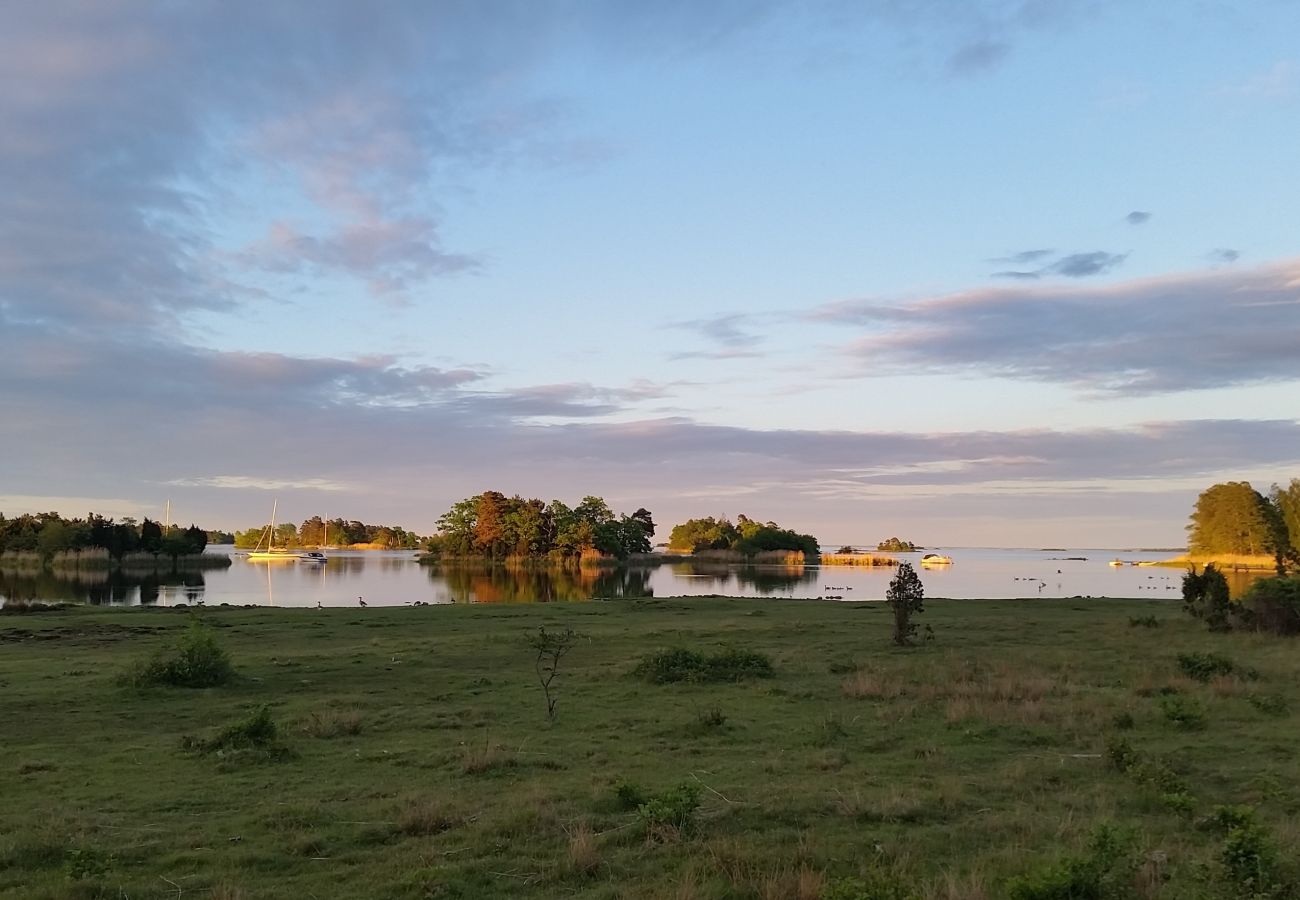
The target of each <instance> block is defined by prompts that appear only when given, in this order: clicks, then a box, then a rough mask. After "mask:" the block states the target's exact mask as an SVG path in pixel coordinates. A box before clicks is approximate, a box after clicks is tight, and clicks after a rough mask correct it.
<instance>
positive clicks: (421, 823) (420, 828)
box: [397, 799, 459, 837]
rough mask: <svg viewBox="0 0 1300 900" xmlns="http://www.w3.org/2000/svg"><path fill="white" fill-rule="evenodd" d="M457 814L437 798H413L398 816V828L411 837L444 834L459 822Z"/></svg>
mask: <svg viewBox="0 0 1300 900" xmlns="http://www.w3.org/2000/svg"><path fill="white" fill-rule="evenodd" d="M458 822H459V820H458V819H457V817H456V816H454V815H452V814H451V813H450V812H448V811H447V808H446V807H445V806H444V805H443V804H441V803H439V802H438V801H436V800H428V799H425V800H412V801H410V802H409V803H407V804H406V806H405V807H403V808H402V811H401V813H400V814H399V815H398V817H397V830H398V831H400V832H401V833H402V834H405V835H407V836H409V837H427V836H428V835H431V834H442V832H444V831H449V830H450V829H452V828H454V827H455V826H456V825H457V824H458Z"/></svg>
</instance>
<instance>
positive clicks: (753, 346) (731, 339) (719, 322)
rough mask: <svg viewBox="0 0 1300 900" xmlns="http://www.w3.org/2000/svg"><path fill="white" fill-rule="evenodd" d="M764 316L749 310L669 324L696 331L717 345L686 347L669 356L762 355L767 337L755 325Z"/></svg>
mask: <svg viewBox="0 0 1300 900" xmlns="http://www.w3.org/2000/svg"><path fill="white" fill-rule="evenodd" d="M760 318H761V317H759V316H755V315H751V314H747V313H727V314H725V315H720V316H711V317H709V318H705V319H690V320H688V321H684V322H672V323H669V325H668V327H669V328H675V329H682V330H685V331H692V332H695V333H696V334H698V335H699V336H700V337H702V338H704V339H705V340H707V341H710V342H711V343H713V344H716V345H717V346H716V347H714V348H712V349H708V350H682V351H676V352H673V353H671V354H669V357H668V358H669V359H674V360H680V359H719V360H721V359H751V358H754V357H758V356H762V355H763V353H762V352H761V351H759V350H758V349H757V346H758V345H759V344H761V343H762V341H763V339H762V338H761V337H760V336H759V335H757V334H755V333H754V332H753V331H752V330H751V329H752V328H754V327H755V326H756V325H757V324H758V323H759V320H760Z"/></svg>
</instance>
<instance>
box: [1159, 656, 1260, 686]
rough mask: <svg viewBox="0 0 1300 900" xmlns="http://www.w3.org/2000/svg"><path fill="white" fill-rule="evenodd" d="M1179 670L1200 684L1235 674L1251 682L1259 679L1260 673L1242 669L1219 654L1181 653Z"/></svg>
mask: <svg viewBox="0 0 1300 900" xmlns="http://www.w3.org/2000/svg"><path fill="white" fill-rule="evenodd" d="M1178 668H1180V669H1182V670H1183V674H1184V675H1186V676H1187V677H1188V678H1193V679H1195V680H1196V681H1200V682H1208V681H1210V680H1211V679H1213V678H1217V677H1218V676H1220V675H1232V674H1234V673H1235V674H1237V675H1240V676H1241V677H1243V678H1247V679H1250V680H1254V679H1256V678H1258V677H1259V673H1258V672H1256V671H1255V670H1254V669H1246V668H1241V667H1239V666H1238V665H1237V664H1236V663H1234V662H1233V661H1232V660H1230V659H1228V658H1227V657H1226V656H1220V655H1219V654H1217V653H1180V654H1178Z"/></svg>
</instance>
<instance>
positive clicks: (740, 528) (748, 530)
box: [668, 515, 820, 558]
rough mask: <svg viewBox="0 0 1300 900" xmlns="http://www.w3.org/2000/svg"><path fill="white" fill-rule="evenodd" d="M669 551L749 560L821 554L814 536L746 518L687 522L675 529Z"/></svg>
mask: <svg viewBox="0 0 1300 900" xmlns="http://www.w3.org/2000/svg"><path fill="white" fill-rule="evenodd" d="M668 549H669V551H675V552H679V553H692V554H696V555H699V554H705V553H709V552H717V551H722V552H730V553H734V554H736V555H739V556H742V557H747V558H752V557H755V556H757V555H759V554H764V553H785V554H800V555H801V556H802V557H804V558H815V557H817V556H819V555H820V551H819V549H818V544H817V539H816V538H815V537H813V536H812V535H811V534H799V533H798V532H796V531H792V530H790V529H788V528H782V527H781V526H780V525H777V524H776V523H775V522H759V521H757V520H755V519H751V518H749V517H748V516H746V515H739V516H737V517H736V522H735V524H734V525H733V524H732V523H731V521H730V520H729V519H726V518H721V519H715V518H713V517H712V516H708V517H706V518H703V519H687V520H686V521H685V522H683V523H681V524H680V525H675V526H673V530H672V533H671V534H670V535H669V538H668Z"/></svg>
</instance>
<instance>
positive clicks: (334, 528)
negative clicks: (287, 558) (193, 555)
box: [233, 516, 427, 550]
mask: <svg viewBox="0 0 1300 900" xmlns="http://www.w3.org/2000/svg"><path fill="white" fill-rule="evenodd" d="M265 534H266V526H265V525H258V526H255V527H253V528H248V529H246V530H244V531H237V532H235V534H234V540H233V543H234V545H235V547H236V548H238V549H240V550H247V549H250V548H252V547H256V546H257V542H258V541H259V540H262V538H263V536H264V535H265ZM272 537H273V542H274V544H275V546H277V547H287V548H290V549H299V548H304V547H338V548H342V549H350V550H416V549H419V548H420V547H421V546H422V545H423V544H424V542H425V541H426V540H427V538H424V537H422V536H420V535H418V534H416V533H415V532H413V531H407V530H406V529H405V528H403V527H401V526H400V525H367V524H366V523H365V522H358V521H356V520H355V519H353V520H352V521H348V520H346V519H322V518H321V517H320V516H312V517H311V518H310V519H307V520H306V521H304V522H303V523H302V525H294V524H293V523H292V522H281V523H279V524H277V525H276V526H275V534H274V535H272Z"/></svg>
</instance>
